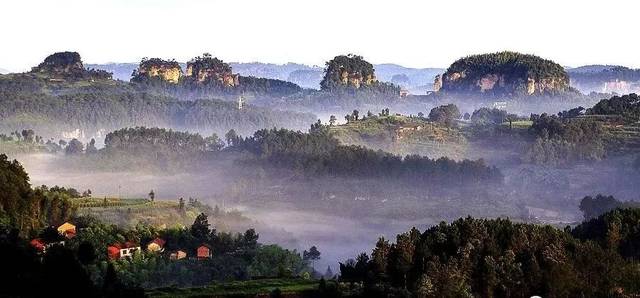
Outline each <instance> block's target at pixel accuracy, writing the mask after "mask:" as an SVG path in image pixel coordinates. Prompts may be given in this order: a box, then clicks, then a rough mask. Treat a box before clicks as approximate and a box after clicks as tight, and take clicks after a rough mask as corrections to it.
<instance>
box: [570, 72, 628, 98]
mask: <svg viewBox="0 0 640 298" xmlns="http://www.w3.org/2000/svg"><path fill="white" fill-rule="evenodd" d="M567 73H568V74H569V78H570V80H571V87H574V88H576V89H578V90H580V92H582V93H591V92H603V93H617V94H628V93H634V92H640V69H631V68H628V67H625V66H619V65H586V66H580V67H576V68H571V69H567Z"/></svg>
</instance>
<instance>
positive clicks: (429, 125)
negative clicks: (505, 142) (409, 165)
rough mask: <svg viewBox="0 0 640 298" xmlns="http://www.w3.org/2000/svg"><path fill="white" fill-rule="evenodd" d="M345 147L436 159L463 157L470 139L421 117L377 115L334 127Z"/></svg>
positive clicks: (456, 130) (332, 129)
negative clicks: (467, 140)
mask: <svg viewBox="0 0 640 298" xmlns="http://www.w3.org/2000/svg"><path fill="white" fill-rule="evenodd" d="M330 132H331V134H332V135H333V136H335V137H336V139H338V140H339V141H340V142H341V143H342V144H345V145H358V146H364V147H368V148H371V149H374V150H383V151H387V152H390V153H393V154H397V155H401V156H404V155H408V154H419V155H425V156H429V157H432V158H438V157H440V156H449V157H453V158H460V157H462V156H464V154H465V151H466V139H465V137H464V136H463V134H462V133H461V131H460V130H459V129H457V128H452V127H447V126H445V125H443V124H439V123H436V122H431V121H428V120H427V119H425V118H421V117H407V116H398V115H392V116H373V117H369V118H367V119H365V120H358V121H351V122H349V123H347V124H342V125H336V126H331V127H330Z"/></svg>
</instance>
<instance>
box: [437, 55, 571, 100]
mask: <svg viewBox="0 0 640 298" xmlns="http://www.w3.org/2000/svg"><path fill="white" fill-rule="evenodd" d="M438 87H439V88H438ZM434 89H435V90H436V91H439V92H447V93H466V94H472V95H474V94H475V95H491V96H518V95H541V94H548V93H554V92H562V91H566V90H568V89H569V77H568V75H567V73H566V72H565V71H564V69H563V68H562V66H560V65H559V64H557V63H554V62H552V61H550V60H545V59H542V58H540V57H537V56H533V55H525V54H520V53H514V52H500V53H493V54H483V55H474V56H469V57H465V58H462V59H459V60H458V61H456V62H454V63H453V64H451V66H450V67H449V68H448V69H447V71H446V72H445V73H444V74H443V75H442V76H441V77H437V78H436V81H435V82H434Z"/></svg>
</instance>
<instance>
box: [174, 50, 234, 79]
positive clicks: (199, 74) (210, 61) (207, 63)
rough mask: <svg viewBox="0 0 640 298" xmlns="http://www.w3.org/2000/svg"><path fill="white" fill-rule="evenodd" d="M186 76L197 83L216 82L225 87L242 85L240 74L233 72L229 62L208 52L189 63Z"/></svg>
mask: <svg viewBox="0 0 640 298" xmlns="http://www.w3.org/2000/svg"><path fill="white" fill-rule="evenodd" d="M186 77H187V78H188V79H189V80H191V81H192V82H196V83H203V84H206V83H211V82H214V83H217V84H220V85H222V86H225V87H235V86H238V85H240V81H239V77H240V76H239V75H238V74H234V73H233V72H232V69H231V66H229V64H227V63H224V62H223V61H222V60H220V59H218V58H215V57H212V56H211V55H210V54H206V53H205V54H204V55H203V56H202V57H196V58H193V59H192V60H191V61H189V62H188V63H187V71H186Z"/></svg>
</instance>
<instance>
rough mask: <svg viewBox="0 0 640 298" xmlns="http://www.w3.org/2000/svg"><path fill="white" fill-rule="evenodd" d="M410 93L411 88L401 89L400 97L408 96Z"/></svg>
mask: <svg viewBox="0 0 640 298" xmlns="http://www.w3.org/2000/svg"><path fill="white" fill-rule="evenodd" d="M409 94H410V93H409V90H407V89H402V90H400V97H407V96H409Z"/></svg>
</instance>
